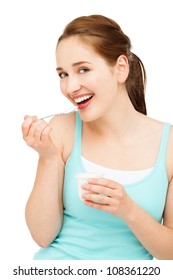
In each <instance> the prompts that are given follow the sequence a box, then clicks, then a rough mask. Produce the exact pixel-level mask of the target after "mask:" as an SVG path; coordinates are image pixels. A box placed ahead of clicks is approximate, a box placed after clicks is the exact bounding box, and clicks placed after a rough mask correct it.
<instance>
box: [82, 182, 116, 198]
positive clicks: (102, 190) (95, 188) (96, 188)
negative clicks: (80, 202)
mask: <svg viewBox="0 0 173 280" xmlns="http://www.w3.org/2000/svg"><path fill="white" fill-rule="evenodd" d="M81 188H82V189H84V190H88V191H92V192H95V193H98V194H103V195H106V196H110V197H112V196H113V195H114V191H115V188H114V189H112V188H109V187H107V186H105V185H104V186H103V185H101V186H100V185H93V184H84V185H82V186H81Z"/></svg>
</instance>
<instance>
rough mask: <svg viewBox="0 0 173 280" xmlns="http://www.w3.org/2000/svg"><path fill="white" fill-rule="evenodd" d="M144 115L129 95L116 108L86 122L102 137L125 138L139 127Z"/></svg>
mask: <svg viewBox="0 0 173 280" xmlns="http://www.w3.org/2000/svg"><path fill="white" fill-rule="evenodd" d="M143 117H144V115H142V114H140V113H139V112H137V111H136V110H135V109H134V107H133V105H132V103H131V101H130V100H129V97H127V98H126V100H122V102H120V103H118V106H116V107H115V108H114V109H111V110H110V111H108V112H107V113H106V114H104V115H103V116H102V117H100V118H98V119H97V120H94V121H92V122H88V123H85V124H84V125H85V127H86V128H87V129H89V130H90V129H91V130H92V131H94V132H95V133H96V134H97V135H100V136H102V137H106V138H108V137H112V136H114V137H116V138H120V139H122V138H124V137H128V135H131V134H132V131H135V130H136V129H138V128H139V125H140V121H141V119H142V118H143Z"/></svg>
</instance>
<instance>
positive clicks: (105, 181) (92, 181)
mask: <svg viewBox="0 0 173 280" xmlns="http://www.w3.org/2000/svg"><path fill="white" fill-rule="evenodd" d="M88 183H89V184H92V185H100V186H105V187H107V188H110V189H113V190H115V189H117V188H119V187H120V186H121V185H120V184H119V183H117V182H115V181H112V180H109V179H106V178H91V179H88Z"/></svg>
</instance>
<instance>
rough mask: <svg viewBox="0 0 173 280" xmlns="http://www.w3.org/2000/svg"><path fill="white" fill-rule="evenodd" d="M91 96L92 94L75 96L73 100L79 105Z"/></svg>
mask: <svg viewBox="0 0 173 280" xmlns="http://www.w3.org/2000/svg"><path fill="white" fill-rule="evenodd" d="M92 97H93V95H85V96H83V97H79V98H75V99H74V101H75V102H76V104H77V105H81V104H85V103H86V102H88V101H89V100H90V99H91V98H92Z"/></svg>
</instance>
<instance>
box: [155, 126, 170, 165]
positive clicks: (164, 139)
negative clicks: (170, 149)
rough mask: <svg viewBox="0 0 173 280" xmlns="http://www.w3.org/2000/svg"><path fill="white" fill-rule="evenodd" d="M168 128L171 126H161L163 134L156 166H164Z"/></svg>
mask: <svg viewBox="0 0 173 280" xmlns="http://www.w3.org/2000/svg"><path fill="white" fill-rule="evenodd" d="M170 127H171V125H170V124H169V123H164V125H163V132H162V138H161V143H160V150H159V154H158V160H157V164H159V163H160V162H162V163H163V164H164V165H165V164H166V150H167V143H168V137H169V131H170Z"/></svg>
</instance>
